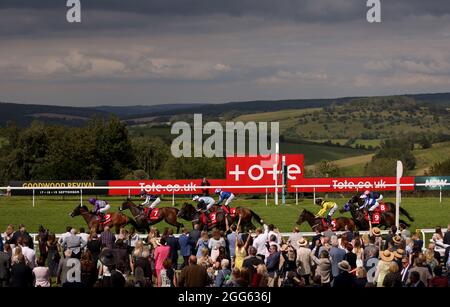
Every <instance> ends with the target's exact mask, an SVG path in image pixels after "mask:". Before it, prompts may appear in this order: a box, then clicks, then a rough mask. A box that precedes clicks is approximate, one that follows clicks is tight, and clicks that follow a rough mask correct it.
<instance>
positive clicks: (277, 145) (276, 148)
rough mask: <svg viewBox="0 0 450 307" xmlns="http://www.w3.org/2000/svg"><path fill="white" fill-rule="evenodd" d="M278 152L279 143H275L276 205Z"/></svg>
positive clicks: (276, 199)
mask: <svg viewBox="0 0 450 307" xmlns="http://www.w3.org/2000/svg"><path fill="white" fill-rule="evenodd" d="M279 152H280V144H279V143H275V205H277V206H278V154H279Z"/></svg>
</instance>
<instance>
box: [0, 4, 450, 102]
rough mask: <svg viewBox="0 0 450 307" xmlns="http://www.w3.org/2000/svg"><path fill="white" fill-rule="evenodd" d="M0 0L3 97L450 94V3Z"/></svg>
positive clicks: (83, 98) (195, 99)
mask: <svg viewBox="0 0 450 307" xmlns="http://www.w3.org/2000/svg"><path fill="white" fill-rule="evenodd" d="M81 2H82V23H81V24H69V23H67V22H66V19H65V18H66V11H67V8H66V7H65V4H66V0H39V1H37V0H28V1H27V0H24V1H21V0H0V101H6V102H20V103H39V104H58V105H73V106H94V105H136V104H163V103H192V102H214V103H215V102H228V101H240V100H256V99H289V98H331V97H341V96H357V95H387V94H402V93H423V92H427V93H428V92H448V91H450V1H448V0H431V1H423V0H395V1H394V0H389V1H387V0H384V1H383V0H382V1H381V2H382V23H381V24H369V23H368V22H367V21H366V12H367V10H368V8H367V7H366V0H141V1H137V0H126V1H125V0H81Z"/></svg>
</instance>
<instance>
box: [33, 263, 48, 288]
mask: <svg viewBox="0 0 450 307" xmlns="http://www.w3.org/2000/svg"><path fill="white" fill-rule="evenodd" d="M33 274H34V277H35V280H36V282H35V285H34V286H35V287H39V286H40V287H50V282H49V279H50V271H49V269H48V267H43V266H38V267H35V268H34V269H33Z"/></svg>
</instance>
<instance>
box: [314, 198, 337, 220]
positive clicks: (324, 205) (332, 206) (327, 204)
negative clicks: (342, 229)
mask: <svg viewBox="0 0 450 307" xmlns="http://www.w3.org/2000/svg"><path fill="white" fill-rule="evenodd" d="M315 203H316V205H318V206H320V208H321V209H320V210H319V212H317V214H316V216H315V217H322V216H323V214H324V213H325V212H326V211H327V210H328V209H329V210H330V211H328V214H327V218H326V221H327V224H328V225H330V223H331V217H332V216H333V213H334V212H335V211H336V210H337V208H338V205H337V204H336V203H335V202H332V201H324V200H323V199H322V198H316V201H315Z"/></svg>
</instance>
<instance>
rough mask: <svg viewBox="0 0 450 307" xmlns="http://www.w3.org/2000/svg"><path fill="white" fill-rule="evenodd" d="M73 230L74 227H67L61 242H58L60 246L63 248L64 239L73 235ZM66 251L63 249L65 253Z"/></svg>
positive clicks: (60, 238) (60, 239)
mask: <svg viewBox="0 0 450 307" xmlns="http://www.w3.org/2000/svg"><path fill="white" fill-rule="evenodd" d="M71 230H72V226H67V227H66V232H65V233H63V234H61V236H60V237H59V240H58V243H59V245H61V246H62V243H63V241H64V239H65V238H66V237H68V236H70V235H71V233H70V231H71ZM65 251H66V250H65V249H64V248H63V252H65Z"/></svg>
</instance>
